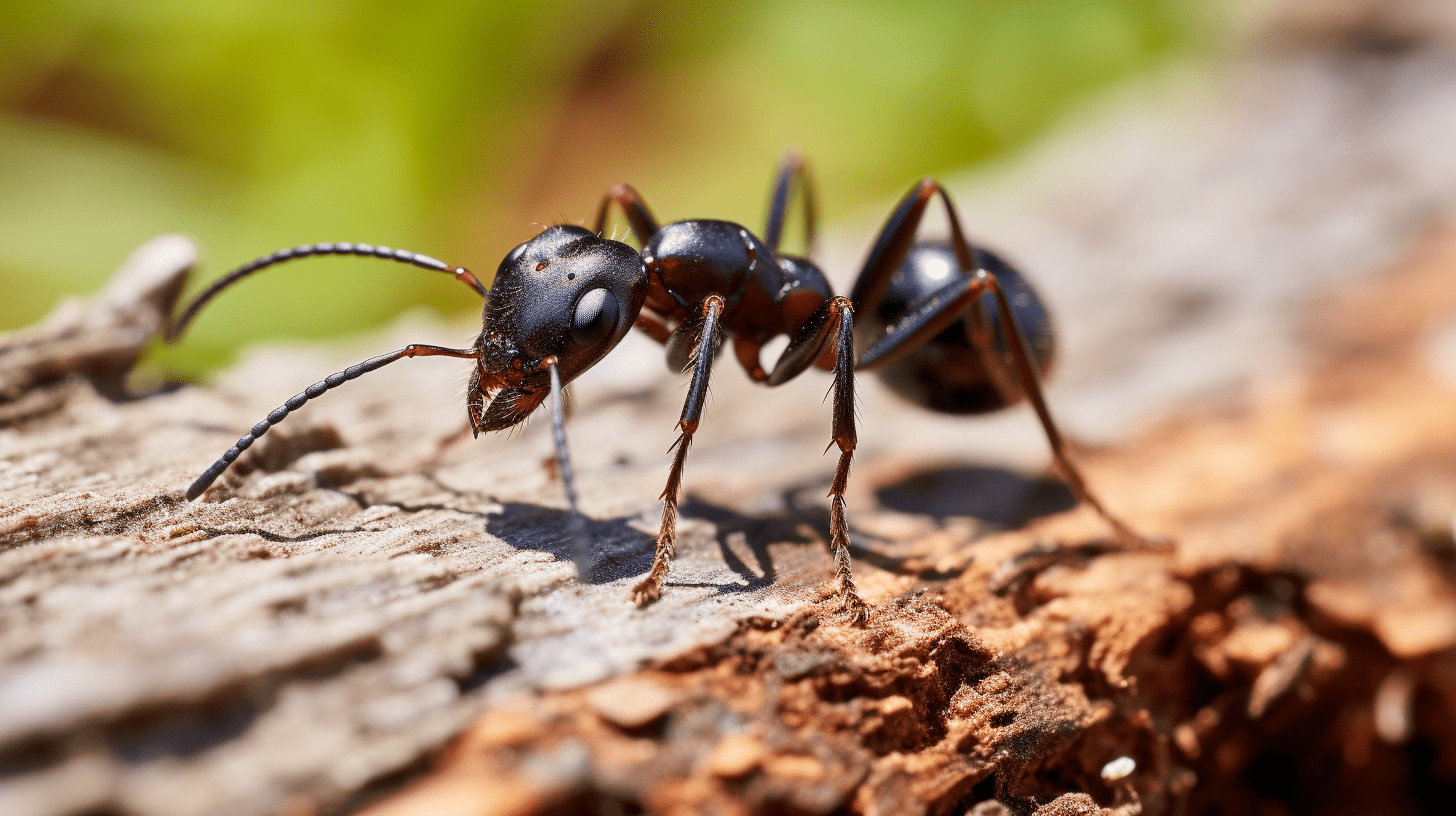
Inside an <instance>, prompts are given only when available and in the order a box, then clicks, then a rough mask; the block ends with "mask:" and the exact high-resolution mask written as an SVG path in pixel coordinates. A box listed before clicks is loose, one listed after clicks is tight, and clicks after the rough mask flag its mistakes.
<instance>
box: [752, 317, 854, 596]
mask: <svg viewBox="0 0 1456 816" xmlns="http://www.w3.org/2000/svg"><path fill="white" fill-rule="evenodd" d="M831 342H832V343H833V344H834V423H833V426H832V431H831V432H832V434H833V437H834V438H833V440H832V441H831V442H830V444H831V445H838V446H839V464H838V465H837V466H836V467H835V469H834V483H833V484H832V485H831V486H830V488H829V551H830V554H831V555H833V557H834V571H835V580H836V581H837V582H838V585H839V601H840V605H841V607H842V608H843V609H844V610H845V611H847V612H848V613H849V615H850V618H851V620H852V621H853V622H854V623H855V624H856V625H861V624H863V623H865V621H867V620H868V619H869V607H868V606H866V605H865V602H864V601H863V600H862V599H861V598H860V597H859V593H858V592H857V591H856V590H855V587H854V576H853V574H852V573H851V570H850V560H849V520H848V514H847V513H846V512H845V504H844V493H845V491H846V490H847V489H848V487H849V463H850V460H851V459H853V458H854V449H855V446H856V445H857V444H858V441H859V436H858V433H857V431H856V430H855V427H854V306H853V305H852V304H851V303H850V301H849V298H846V297H836V298H833V299H831V300H827V301H825V302H824V303H823V305H821V306H820V307H819V308H818V309H816V310H815V311H814V314H813V315H812V316H810V318H809V320H808V321H806V322H805V323H804V325H803V326H802V327H801V328H800V329H799V332H798V334H797V335H796V336H795V337H794V339H793V340H792V341H791V342H790V343H789V345H788V347H787V348H785V349H784V353H783V354H781V355H780V356H779V359H778V361H777V362H776V363H774V370H773V373H771V374H769V376H768V380H767V382H768V384H769V385H781V384H783V383H785V382H788V381H789V380H791V379H793V378H794V377H795V376H797V375H798V374H799V373H800V372H802V371H803V370H804V369H806V368H808V367H809V366H810V365H812V364H813V363H814V361H815V360H817V359H819V357H820V356H821V355H822V354H823V350H824V348H825V347H826V346H828V345H829V344H830V343H831Z"/></svg>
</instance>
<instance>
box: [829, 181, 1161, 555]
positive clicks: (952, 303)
mask: <svg viewBox="0 0 1456 816" xmlns="http://www.w3.org/2000/svg"><path fill="white" fill-rule="evenodd" d="M936 195H939V196H940V198H941V201H942V203H943V204H944V205H945V209H946V215H947V217H948V219H949V221H950V229H951V248H952V250H953V251H954V253H955V258H956V263H957V265H958V266H959V268H960V271H961V273H962V274H961V275H959V276H957V277H956V278H954V279H952V280H951V281H950V282H949V283H947V284H946V285H945V286H943V287H941V288H940V289H937V290H936V291H934V292H932V293H931V294H929V295H927V296H925V297H923V298H921V299H920V300H919V301H917V302H915V303H912V304H911V305H910V306H909V307H908V308H907V309H906V310H905V312H904V314H902V315H901V316H900V317H899V319H898V320H897V321H896V322H895V324H894V325H892V326H890V327H888V328H887V329H886V330H885V333H884V335H883V336H882V337H880V338H879V339H878V340H876V341H875V342H874V343H872V344H871V345H870V346H869V348H867V349H866V350H865V352H864V356H863V357H861V358H860V361H859V367H860V368H863V369H873V368H880V367H884V366H888V365H891V364H893V363H895V362H897V361H898V360H900V359H902V358H904V357H905V356H907V355H909V354H910V353H911V352H913V351H915V350H916V349H918V348H920V347H921V346H922V345H924V344H925V343H927V342H930V341H931V339H932V338H934V337H936V336H937V335H939V334H940V333H941V332H942V331H944V330H945V329H947V328H949V327H950V326H951V325H952V324H953V323H955V322H957V321H960V320H965V321H966V322H967V325H968V328H969V336H970V339H971V343H972V345H973V346H974V348H975V351H976V355H977V357H978V358H979V359H980V361H981V365H982V367H983V368H984V369H985V373H986V376H987V378H988V380H989V381H990V383H991V385H992V387H994V388H995V390H996V391H997V392H998V393H999V395H1000V398H1001V401H1002V404H1005V405H1011V404H1014V403H1016V402H1018V401H1020V399H1021V398H1022V397H1023V396H1025V397H1026V399H1027V401H1029V402H1030V403H1031V405H1032V408H1033V410H1035V411H1036V415H1037V419H1038V420H1039V421H1040V422H1041V426H1042V431H1043V433H1045V434H1046V437H1047V442H1048V444H1049V445H1050V447H1051V451H1052V460H1053V461H1054V462H1055V463H1056V467H1057V470H1058V471H1059V472H1060V473H1061V474H1062V476H1063V477H1064V478H1065V479H1066V480H1067V483H1068V486H1070V487H1071V488H1072V492H1073V493H1075V494H1076V496H1077V498H1078V499H1079V500H1080V501H1082V502H1085V503H1086V504H1087V505H1088V506H1090V507H1091V508H1092V509H1093V510H1095V511H1096V512H1097V513H1098V515H1100V516H1102V518H1103V520H1104V521H1106V522H1107V524H1108V526H1110V527H1111V528H1112V530H1113V532H1114V534H1115V535H1116V536H1117V538H1118V540H1119V541H1121V542H1122V544H1123V545H1125V546H1128V547H1135V548H1145V547H1149V546H1153V545H1152V544H1151V543H1150V542H1149V541H1147V540H1146V539H1144V538H1143V537H1142V536H1139V535H1138V534H1137V533H1135V532H1133V530H1132V529H1131V528H1130V527H1128V526H1127V525H1126V524H1124V523H1123V522H1122V520H1121V519H1119V518H1117V517H1116V516H1114V515H1112V513H1110V512H1108V510H1107V508H1106V507H1105V506H1103V504H1102V502H1101V501H1100V500H1099V499H1098V498H1097V496H1096V495H1095V494H1093V492H1092V490H1091V488H1090V487H1088V485H1087V480H1086V479H1085V478H1084V477H1083V476H1082V472H1081V470H1080V469H1079V468H1078V467H1077V466H1076V464H1074V463H1073V462H1072V460H1071V457H1070V456H1069V455H1068V451H1067V444H1066V442H1065V441H1064V440H1063V438H1062V434H1061V432H1060V430H1058V428H1057V425H1056V422H1055V421H1054V420H1053V419H1052V415H1051V411H1050V409H1048V408H1047V404H1046V399H1045V397H1044V396H1043V395H1042V390H1041V378H1040V374H1039V372H1038V371H1037V370H1036V364H1035V363H1034V362H1033V360H1032V354H1031V351H1030V348H1029V347H1028V344H1027V342H1026V337H1025V334H1024V333H1023V331H1022V329H1021V324H1020V322H1019V321H1017V319H1016V316H1015V314H1014V312H1013V310H1012V308H1011V303H1010V301H1009V299H1008V298H1007V297H1006V293H1005V291H1004V290H1003V288H1002V287H1001V284H1000V283H999V282H998V281H997V279H996V276H995V275H994V274H992V273H991V272H989V271H987V270H986V269H983V268H977V265H976V263H975V261H974V253H973V252H972V250H971V245H970V242H968V241H967V240H966V237H965V234H964V232H963V231H962V229H961V224H960V217H959V216H958V215H957V214H956V210H955V205H954V204H953V203H952V202H951V200H950V196H949V194H947V193H946V191H945V189H944V188H943V187H941V186H940V185H939V184H938V183H936V182H935V181H932V180H930V179H925V180H923V181H921V182H919V183H918V184H916V186H915V187H913V188H911V190H910V192H909V193H908V194H906V196H905V197H904V198H903V199H901V201H900V204H899V205H898V206H897V207H896V208H895V210H894V211H893V212H892V213H891V214H890V217H889V219H888V220H887V221H886V223H885V226H884V228H883V229H882V230H881V231H880V235H879V236H878V237H877V238H876V240H875V244H874V247H873V248H872V249H871V251H870V255H869V258H868V259H866V261H865V266H864V269H863V271H862V272H861V273H860V276H859V279H858V280H856V281H855V285H854V290H853V292H852V295H851V296H852V298H853V300H854V304H855V307H856V308H858V309H872V308H875V307H877V306H878V305H879V303H880V301H881V300H883V299H884V297H885V295H886V293H887V292H888V290H889V287H890V278H891V276H892V275H893V274H894V273H895V272H896V271H897V270H898V269H899V268H900V265H901V264H902V263H904V261H905V258H906V256H907V254H908V253H909V251H910V249H911V247H912V246H913V243H914V239H915V233H916V231H917V230H918V228H919V226H920V220H921V218H922V217H923V216H924V214H925V208H926V206H927V205H928V204H929V203H930V200H931V199H932V198H933V197H935V196H936ZM987 293H990V294H991V295H992V297H993V300H994V301H995V304H996V311H997V315H998V317H999V322H1000V323H1001V325H1002V327H1003V331H1004V333H1005V335H1006V341H1007V342H1006V345H1007V347H1008V348H1007V349H1006V352H1007V353H1005V354H1002V353H1000V352H999V351H998V349H997V348H996V344H995V336H994V332H993V331H992V330H991V327H990V325H989V321H988V319H987V316H986V314H985V313H984V312H983V311H982V306H981V303H980V301H981V298H982V296H983V295H985V294H987Z"/></svg>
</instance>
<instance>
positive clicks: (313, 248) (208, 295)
mask: <svg viewBox="0 0 1456 816" xmlns="http://www.w3.org/2000/svg"><path fill="white" fill-rule="evenodd" d="M315 255H358V256H360V257H366V258H382V259H384V260H387V261H398V262H400V263H407V264H410V265H412V266H418V267H420V268H421V269H429V270H432V271H435V272H446V273H448V274H451V275H454V276H455V279H456V280H458V281H460V282H461V283H464V284H465V285H466V286H469V287H470V288H472V289H474V290H475V291H476V292H478V293H480V296H481V297H485V296H486V288H485V287H484V286H482V285H481V283H480V281H479V280H477V279H476V277H475V275H473V274H471V272H470V270H469V269H466V268H465V267H463V266H451V265H449V264H447V263H445V262H444V261H440V260H436V259H435V258H431V257H430V256H428V255H421V254H419V253H418V252H410V251H409V250H407V249H391V248H389V247H385V246H374V245H373V244H351V243H347V242H345V243H339V244H330V243H323V244H303V245H301V246H296V247H290V248H288V249H280V250H278V251H277V252H274V253H273V254H271V255H264V256H263V257H261V258H257V259H254V260H253V261H251V262H249V263H246V264H243V265H242V266H240V267H238V268H237V269H234V270H233V271H231V272H229V273H227V274H226V275H224V276H222V277H221V278H219V279H218V280H217V281H216V282H214V283H213V284H212V285H211V286H209V287H207V288H206V289H204V290H202V293H201V294H199V295H198V296H197V297H195V298H193V299H192V302H191V303H189V304H187V308H185V309H183V310H182V313H181V314H180V315H178V316H177V319H176V320H175V321H173V322H172V323H171V324H170V325H169V326H167V329H166V333H165V335H164V337H165V339H166V340H167V341H168V342H171V341H174V340H176V339H177V338H178V337H181V336H182V332H184V331H186V330H187V325H188V324H189V323H191V322H192V318H194V317H196V316H197V313H198V312H200V311H202V307H203V306H206V305H207V302H208V301H210V300H212V299H213V298H214V297H217V295H218V293H219V292H221V291H222V290H224V289H226V288H228V287H229V286H232V285H233V284H234V283H237V282H238V281H240V280H242V279H243V278H246V277H247V276H249V275H251V274H253V273H254V272H257V271H258V270H260V269H266V268H268V267H270V266H276V265H278V264H281V263H283V262H284V261H292V260H296V259H298V258H308V257H311V256H315ZM219 472H221V471H219ZM209 481H210V480H209Z"/></svg>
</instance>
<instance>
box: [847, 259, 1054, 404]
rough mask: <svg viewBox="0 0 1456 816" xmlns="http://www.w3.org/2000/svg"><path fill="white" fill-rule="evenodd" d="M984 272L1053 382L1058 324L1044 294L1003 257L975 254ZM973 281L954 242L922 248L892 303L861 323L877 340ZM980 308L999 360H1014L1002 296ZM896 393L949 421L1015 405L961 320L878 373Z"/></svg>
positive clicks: (894, 282)
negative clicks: (950, 288) (953, 285)
mask: <svg viewBox="0 0 1456 816" xmlns="http://www.w3.org/2000/svg"><path fill="white" fill-rule="evenodd" d="M974 251H975V260H976V266H977V268H980V269H984V270H986V271H987V272H989V273H991V274H992V275H994V276H995V277H996V280H997V281H998V282H999V283H1000V284H1001V288H1002V289H1003V290H1004V291H1005V292H1006V297H1007V299H1008V300H1009V301H1010V302H1011V310H1012V313H1013V314H1014V315H1015V317H1016V321H1017V322H1018V323H1020V324H1021V331H1022V333H1023V335H1024V336H1025V337H1026V342H1027V345H1028V346H1029V347H1030V350H1031V356H1032V359H1033V361H1034V362H1035V364H1036V369H1037V372H1038V373H1039V374H1040V375H1041V376H1043V377H1045V376H1046V372H1047V369H1048V368H1049V367H1050V366H1051V364H1052V360H1053V359H1054V357H1055V353H1056V339H1055V337H1054V335H1053V333H1052V323H1051V317H1050V316H1049V315H1048V314H1047V310H1046V306H1044V305H1043V304H1042V301H1041V298H1040V296H1038V295H1037V293H1036V290H1034V289H1032V288H1031V284H1029V283H1027V281H1026V279H1025V278H1024V277H1022V275H1021V273H1019V272H1017V271H1016V270H1015V269H1014V268H1012V266H1011V265H1010V264H1008V263H1006V262H1005V261H1004V260H1002V259H1001V258H1000V257H999V256H997V255H996V254H995V253H993V252H991V251H990V250H987V249H984V248H982V247H975V248H974ZM964 274H966V273H965V272H962V271H961V270H959V269H957V268H956V258H955V252H954V250H953V249H952V248H951V245H950V244H949V243H946V242H926V243H920V244H917V245H915V246H914V247H913V248H912V249H911V250H910V252H909V254H908V255H906V257H905V262H904V263H903V264H901V265H900V269H899V270H898V271H896V272H895V273H894V275H893V276H891V278H890V287H889V290H888V291H887V292H886V293H885V298H884V300H882V301H881V302H880V304H879V306H878V307H877V308H875V309H874V310H873V311H872V312H871V313H870V314H866V315H859V316H858V320H859V324H860V328H861V330H862V331H865V332H866V333H869V334H874V333H878V332H881V331H883V329H884V327H888V326H893V325H894V324H895V322H896V321H897V320H899V319H900V318H901V317H902V316H903V315H904V314H905V313H906V312H907V311H909V310H910V308H911V307H912V306H913V305H915V304H918V303H920V302H922V301H923V300H924V299H926V298H928V297H931V296H932V295H934V294H935V292H936V291H937V290H938V289H940V288H941V287H943V286H945V285H946V284H948V283H950V282H951V281H953V280H954V279H956V278H958V277H960V276H962V275H964ZM975 308H978V309H980V310H981V311H982V313H983V314H984V315H985V316H986V322H987V325H988V326H989V328H990V330H991V333H992V349H993V353H994V354H996V355H998V356H1000V357H1002V358H1006V357H1007V355H1009V354H1010V353H1011V348H1010V345H1009V343H1010V342H1011V341H1010V338H1008V337H1007V335H1006V328H1007V327H1006V326H1004V325H1003V324H1002V322H1001V319H1000V315H999V313H998V311H997V309H996V301H995V296H994V295H992V294H991V293H990V292H987V293H986V294H984V295H982V296H981V299H980V301H979V303H978V304H977V305H976V307H975ZM876 373H878V374H879V375H880V378H881V380H883V381H884V383H885V384H886V385H888V386H889V387H890V390H892V391H894V392H895V393H896V394H899V395H900V396H901V397H903V398H904V399H906V400H909V401H910V402H913V403H915V404H916V405H921V406H924V407H926V408H930V409H932V410H935V411H940V412H942V413H947V414H984V413H989V412H991V411H996V410H999V409H1001V408H1005V407H1007V406H1008V405H1011V404H1013V403H1014V402H1019V401H1020V399H1016V400H1012V401H1008V400H1006V399H1005V398H1004V397H1003V396H1002V391H1003V390H1005V386H1004V385H1003V388H1002V389H1000V390H998V389H997V388H996V385H995V383H993V382H992V380H991V378H990V376H989V375H988V373H987V371H986V366H985V364H984V362H983V361H982V358H981V356H980V354H979V353H978V352H977V351H976V345H975V343H974V342H972V338H971V330H970V327H969V326H968V325H967V321H965V320H958V321H956V322H955V323H952V324H951V325H950V326H948V327H946V328H945V329H944V330H943V331H941V332H940V333H939V334H937V335H936V336H935V337H933V338H931V339H930V340H929V341H927V342H926V343H925V344H923V345H921V346H920V347H919V348H917V349H915V350H914V351H912V352H910V353H909V354H907V355H906V356H905V357H903V358H901V359H900V360H898V361H896V362H894V363H890V364H889V365H887V366H885V367H884V368H881V369H880V370H879V371H877V372H876Z"/></svg>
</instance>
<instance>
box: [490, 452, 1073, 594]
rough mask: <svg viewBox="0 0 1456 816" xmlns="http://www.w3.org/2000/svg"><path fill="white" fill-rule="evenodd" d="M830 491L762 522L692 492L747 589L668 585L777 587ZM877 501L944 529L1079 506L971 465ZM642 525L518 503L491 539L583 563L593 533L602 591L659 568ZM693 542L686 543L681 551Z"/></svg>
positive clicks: (1040, 485)
mask: <svg viewBox="0 0 1456 816" xmlns="http://www.w3.org/2000/svg"><path fill="white" fill-rule="evenodd" d="M824 487H825V485H824V484H823V483H821V482H818V481H811V482H804V483H801V484H795V485H791V486H789V487H787V488H785V489H784V490H783V491H781V493H780V495H779V498H780V508H781V509H778V510H775V511H773V512H769V513H762V514H754V515H750V514H745V513H740V512H738V511H736V510H733V509H730V508H728V507H724V506H722V505H717V504H713V503H712V502H708V501H705V500H704V499H703V498H702V497H700V496H698V495H696V494H693V493H688V494H687V495H686V496H685V497H684V501H683V503H682V504H681V505H680V506H679V517H680V518H681V519H695V520H701V521H705V522H708V523H710V524H712V525H713V527H714V528H715V533H714V539H715V542H716V544H717V546H718V551H719V554H720V556H721V557H722V559H723V563H724V564H725V565H726V566H727V567H728V569H729V570H730V571H731V572H732V573H733V574H734V575H735V577H736V578H737V579H738V580H737V581H733V582H727V583H709V584H703V583H691V582H679V581H673V580H671V579H669V580H668V581H667V583H666V585H667V586H686V587H705V588H712V589H716V590H717V591H718V592H719V593H732V592H753V591H756V590H759V589H762V588H764V587H767V586H771V585H772V584H774V583H775V581H777V580H778V577H779V572H778V569H777V568H776V567H775V565H774V561H773V557H772V555H771V554H770V552H769V547H770V545H773V544H796V545H803V544H816V545H820V546H823V545H824V543H825V541H826V539H827V535H828V530H829V508H828V507H827V506H824V505H823V504H822V503H820V502H819V501H818V496H819V494H821V493H822V492H823V490H824ZM875 497H876V499H877V500H878V501H879V504H880V506H881V507H883V508H885V509H889V510H895V511H898V512H902V513H910V514H915V515H921V516H929V517H931V518H933V519H935V521H936V522H937V523H938V524H941V525H944V524H945V522H946V521H947V520H948V519H950V518H953V517H970V518H974V519H977V520H979V521H982V522H986V523H988V524H992V525H995V526H996V527H999V528H1003V529H1010V528H1016V527H1021V526H1023V525H1025V524H1027V523H1028V522H1030V521H1032V520H1033V519H1037V518H1040V517H1042V516H1048V515H1052V514H1054V513H1060V512H1063V511H1065V510H1070V509H1072V508H1073V507H1076V506H1077V499H1076V496H1075V495H1074V494H1073V493H1072V491H1071V489H1070V488H1068V487H1067V486H1066V485H1065V484H1063V483H1062V482H1060V481H1057V480H1055V479H1048V478H1027V477H1025V476H1020V475H1018V474H1015V473H1011V472H1010V471H1005V470H999V469H996V468H988V467H975V466H965V465H959V466H950V467H941V468H935V469H930V470H925V471H921V472H919V473H914V474H911V475H910V476H908V477H906V478H905V479H902V480H900V481H899V482H896V483H894V484H890V485H886V486H883V487H881V488H879V489H877V490H876V491H875ZM637 518H638V517H637V516H620V517H617V518H611V519H591V518H582V519H580V521H579V522H578V521H577V520H576V519H574V518H573V514H572V513H571V512H570V511H567V510H560V509H556V508H550V507H541V506H539V505H534V504H525V503H521V502H509V503H506V504H505V505H503V507H502V509H501V510H500V511H499V512H494V513H489V514H487V515H486V532H488V533H490V534H491V535H493V536H495V537H496V538H499V539H501V540H502V541H504V542H505V543H506V544H508V545H509V546H511V547H514V548H515V549H517V550H533V551H537V552H549V553H551V554H553V555H555V556H556V558H557V559H559V560H562V561H572V560H574V559H575V558H576V557H577V555H578V547H579V546H581V544H582V542H581V541H580V539H578V538H577V536H578V534H579V533H580V532H585V533H586V537H587V539H588V541H587V542H586V544H587V545H588V546H589V547H590V551H591V557H590V559H589V563H590V565H591V568H590V571H589V572H590V574H589V575H588V576H587V577H586V578H585V579H584V582H585V583H589V584H593V585H601V584H609V583H613V582H615V581H620V580H622V579H625V578H633V577H638V576H641V575H644V574H646V572H647V571H648V570H649V569H650V568H651V566H652V552H653V545H654V540H655V536H654V535H653V534H651V533H647V532H644V531H643V530H641V529H638V528H637V527H634V526H633V522H634V521H636V520H637ZM854 537H855V538H856V539H858V540H859V541H860V542H866V541H868V542H871V546H866V545H865V543H852V544H851V545H850V552H851V553H852V554H853V555H854V557H855V558H856V559H859V560H861V561H864V562H866V563H869V564H873V565H874V566H875V567H877V568H880V569H883V570H886V571H889V572H896V573H913V574H916V575H919V576H920V577H924V578H931V579H934V578H948V577H951V576H944V575H938V574H937V575H926V574H924V571H923V570H921V569H915V568H911V567H910V565H909V562H910V561H912V560H913V558H910V557H906V558H901V557H897V556H894V555H891V554H888V553H885V552H883V551H881V550H880V549H877V548H875V547H874V546H873V542H878V543H882V544H883V543H885V540H884V539H882V538H880V537H878V536H874V535H871V534H868V533H865V532H862V531H861V532H856V533H855V534H854ZM683 543H684V542H683V541H682V539H681V538H680V539H679V546H681V545H682V544H683Z"/></svg>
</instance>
